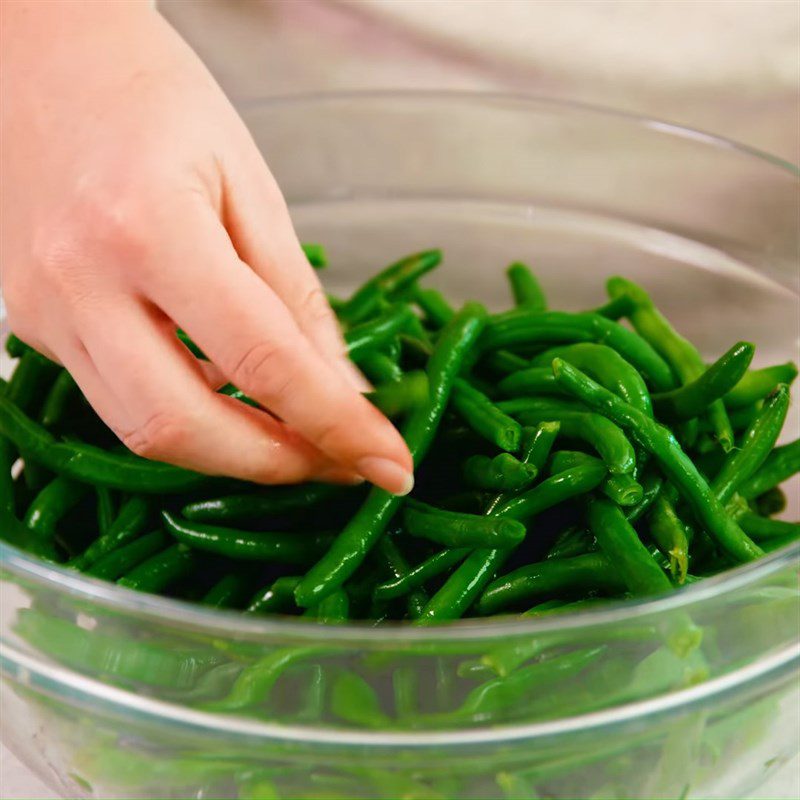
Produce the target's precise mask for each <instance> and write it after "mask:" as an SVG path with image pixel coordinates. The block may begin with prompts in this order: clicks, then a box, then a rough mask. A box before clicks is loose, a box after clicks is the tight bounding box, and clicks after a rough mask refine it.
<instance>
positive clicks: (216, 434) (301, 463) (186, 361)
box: [70, 298, 353, 483]
mask: <svg viewBox="0 0 800 800" xmlns="http://www.w3.org/2000/svg"><path fill="white" fill-rule="evenodd" d="M77 324H78V332H79V334H80V336H81V338H82V341H83V342H84V343H85V348H86V358H83V359H81V358H80V357H79V356H78V355H77V354H74V355H73V356H72V357H71V358H70V361H71V362H72V364H71V366H70V369H71V370H73V368H74V374H75V377H76V380H77V381H78V383H79V385H80V386H81V388H82V389H84V391H85V392H86V394H87V398H88V399H89V401H90V402H91V403H92V405H93V406H94V407H95V408H96V410H97V411H98V413H99V414H100V415H101V417H103V419H104V420H105V421H106V423H107V424H108V425H109V426H110V427H111V428H112V429H113V430H114V431H115V432H116V433H117V435H118V436H119V437H120V438H121V439H122V441H123V442H124V443H125V444H126V446H128V447H129V448H130V449H131V450H133V451H134V452H135V453H137V454H139V455H142V456H145V457H147V458H153V459H156V460H159V461H167V462H169V463H173V464H178V465H180V466H185V467H188V468H191V469H196V470H199V471H201V472H206V473H209V474H214V475H217V474H218V475H231V476H233V477H238V478H242V479H245V480H251V481H257V482H264V483H294V482H298V481H302V480H308V479H310V478H318V479H323V480H326V479H332V480H351V479H352V478H353V476H352V473H346V472H345V471H343V470H342V469H341V468H340V467H338V466H336V465H334V464H332V463H331V461H330V459H328V458H326V457H325V456H324V455H323V454H321V453H320V452H319V451H318V450H316V449H315V448H314V447H312V446H311V445H309V444H308V443H307V442H305V441H304V440H302V439H301V438H300V437H299V436H297V435H296V434H294V433H292V432H291V431H289V430H287V429H286V427H285V426H284V425H282V424H281V423H280V422H278V421H277V420H275V419H273V418H272V417H270V416H269V415H268V414H265V413H263V412H260V411H257V410H256V409H252V408H248V407H247V406H245V405H244V404H242V403H239V402H238V401H236V400H233V399H232V398H229V397H224V396H222V395H218V394H215V393H214V392H212V391H211V390H210V389H209V388H208V386H207V384H206V381H205V375H204V373H203V370H202V368H201V367H200V366H199V364H198V362H196V361H194V360H193V359H192V357H191V356H190V355H189V354H188V353H187V352H186V351H185V350H184V349H183V348H182V346H181V345H180V344H179V343H178V342H177V340H175V339H174V331H173V328H172V325H171V324H170V323H168V322H167V321H166V320H163V319H159V318H158V316H157V315H156V314H154V313H153V312H152V311H150V310H148V309H147V308H145V307H144V306H143V305H142V304H140V303H138V302H137V301H135V300H134V299H133V298H121V299H117V300H115V302H114V304H113V306H111V305H109V306H108V307H95V308H93V309H92V310H91V313H87V314H84V315H79V316H78V318H77ZM193 362H194V363H193ZM90 365H91V366H90Z"/></svg>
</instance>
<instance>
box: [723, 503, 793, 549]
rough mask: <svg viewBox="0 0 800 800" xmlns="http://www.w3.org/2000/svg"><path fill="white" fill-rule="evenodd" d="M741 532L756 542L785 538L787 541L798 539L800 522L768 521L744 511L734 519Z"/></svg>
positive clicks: (766, 518)
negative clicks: (740, 527)
mask: <svg viewBox="0 0 800 800" xmlns="http://www.w3.org/2000/svg"><path fill="white" fill-rule="evenodd" d="M736 521H737V522H738V523H739V525H741V526H742V530H743V531H744V532H745V533H746V534H747V535H748V536H751V537H752V538H753V539H755V540H756V541H757V542H764V541H765V540H768V539H774V538H786V539H787V540H791V539H793V538H794V539H797V538H800V522H785V521H784V520H781V519H769V518H768V517H761V516H759V515H758V514H754V513H753V512H752V511H745V512H744V513H743V514H740V515H739V516H737V517H736Z"/></svg>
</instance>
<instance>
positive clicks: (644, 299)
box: [606, 277, 734, 453]
mask: <svg viewBox="0 0 800 800" xmlns="http://www.w3.org/2000/svg"><path fill="white" fill-rule="evenodd" d="M606 285H607V288H608V294H609V296H610V297H611V298H614V297H618V296H619V295H621V294H625V295H627V296H628V297H630V298H631V300H633V302H634V310H633V312H632V313H631V314H630V315H629V317H628V318H629V319H630V321H631V324H632V325H633V327H634V329H635V330H636V332H637V333H638V334H639V335H640V336H641V337H642V338H643V339H645V340H646V341H647V342H649V343H650V344H651V345H652V346H653V347H654V348H655V350H656V351H657V352H658V353H659V355H661V356H662V357H663V358H664V359H665V361H666V362H667V363H668V364H669V366H670V367H671V368H672V369H673V370H674V372H675V375H677V376H678V378H679V380H680V383H681V384H682V385H686V384H688V383H691V382H692V381H694V380H696V379H697V378H699V377H700V376H701V375H702V374H703V373H704V372H705V363H704V361H703V358H702V356H701V355H700V353H699V352H698V351H697V348H696V347H695V346H694V345H693V344H692V343H691V342H689V341H688V340H687V339H684V338H683V337H682V336H681V335H680V334H679V333H678V332H677V331H676V330H675V329H674V328H673V327H672V325H670V323H669V321H668V320H667V319H666V317H664V316H663V315H662V314H661V312H660V311H659V310H658V308H656V306H655V303H653V300H652V298H651V297H650V295H649V294H647V292H646V291H645V290H644V289H643V288H642V287H641V286H638V285H637V284H635V283H633V281H629V280H626V279H625V278H619V277H617V278H611V279H609V281H608V283H607V284H606ZM657 388H659V389H660V388H661V387H657ZM664 388H665V389H668V388H670V387H664ZM707 413H708V418H709V421H710V423H711V426H712V429H713V432H714V435H715V436H716V438H717V441H718V442H719V443H720V445H721V447H722V449H723V450H724V451H725V452H726V453H727V452H729V451H730V450H731V449H732V448H733V444H734V437H733V429H732V428H731V424H730V420H729V419H728V415H727V412H726V411H725V405H724V404H723V402H722V400H715V401H713V402H712V403H710V404H709V406H708V410H707Z"/></svg>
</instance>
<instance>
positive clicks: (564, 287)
mask: <svg viewBox="0 0 800 800" xmlns="http://www.w3.org/2000/svg"><path fill="white" fill-rule="evenodd" d="M244 113H245V117H246V119H247V121H248V123H249V125H250V127H251V130H252V131H253V135H254V137H255V139H256V141H257V142H258V144H259V146H260V147H261V148H262V150H263V152H264V154H265V156H266V158H267V161H268V162H269V163H270V164H271V166H272V168H273V171H274V172H275V175H276V177H277V179H278V180H279V182H280V184H281V186H282V187H283V189H284V192H285V194H286V196H287V199H288V201H289V204H290V206H291V209H292V214H293V218H294V220H295V222H296V224H297V227H298V230H299V232H300V235H301V238H303V239H304V240H307V241H319V242H322V243H324V244H325V245H326V247H327V248H328V250H329V253H330V255H331V260H332V263H333V266H332V267H331V268H330V269H329V271H328V272H327V273H326V274H325V277H326V279H329V282H330V288H331V289H332V290H333V291H335V292H344V291H346V290H347V289H349V288H352V287H353V286H354V285H356V284H357V283H358V282H359V281H360V280H361V279H362V278H363V277H364V276H365V275H367V274H369V273H370V272H371V271H373V270H374V269H375V268H377V267H379V266H381V265H383V264H385V263H387V262H389V261H391V260H392V259H394V258H395V257H396V256H398V255H400V254H403V253H406V252H409V251H412V250H415V249H418V248H422V247H431V246H437V247H442V248H444V250H445V254H446V264H445V265H444V266H443V267H442V269H441V270H440V271H439V272H437V273H436V275H435V277H434V279H433V280H434V282H435V283H436V284H437V285H439V286H440V287H442V288H444V289H445V290H446V292H447V293H448V295H450V296H452V297H455V298H464V299H466V298H469V297H474V298H478V299H480V300H482V301H484V302H486V303H487V304H488V305H490V306H493V307H502V306H503V305H504V304H507V302H508V299H507V297H506V290H505V288H504V283H503V275H502V270H503V268H504V266H505V265H506V263H508V262H509V261H510V260H512V259H523V260H526V261H529V262H531V263H532V264H533V265H534V266H535V268H536V270H537V272H538V273H539V275H540V276H541V278H542V280H543V282H544V285H545V286H546V288H547V291H548V293H549V295H550V297H551V298H552V302H553V305H554V306H555V307H559V308H575V309H578V308H584V307H588V306H591V305H593V304H596V303H598V302H600V298H601V297H602V284H603V281H604V278H605V277H606V276H607V275H609V274H614V273H622V274H625V275H628V276H630V277H632V278H633V279H635V280H640V281H642V282H644V283H645V284H647V286H648V287H650V288H651V289H652V291H653V292H654V293H655V295H656V297H657V299H658V301H659V303H660V305H662V307H663V308H664V309H665V311H666V312H667V313H668V314H669V315H670V316H671V317H672V318H673V319H674V320H675V322H676V324H677V326H678V327H679V328H680V329H681V330H682V331H684V332H685V333H686V334H687V335H688V336H689V337H691V338H692V339H693V340H694V341H696V342H698V343H699V345H700V346H701V347H702V348H703V349H704V351H705V352H706V353H707V355H709V356H711V355H714V354H717V353H719V352H721V351H722V350H724V349H726V348H727V347H728V346H730V345H731V344H732V343H733V342H735V341H737V340H739V339H743V338H746V339H750V340H752V341H754V342H755V343H756V344H757V345H758V347H759V355H758V358H759V360H760V361H762V362H764V363H766V362H774V361H778V360H785V359H787V358H796V357H797V353H796V347H797V331H798V330H800V307H799V305H798V270H797V254H798V230H797V224H796V221H797V218H798V200H799V198H800V192H799V191H798V173H797V171H796V170H795V169H794V168H792V167H790V166H789V165H787V164H783V163H781V162H780V161H778V160H776V159H773V158H770V157H769V156H766V155H763V154H760V153H756V152H753V151H751V150H748V149H747V148H744V147H740V146H738V145H734V144H732V143H730V142H727V141H725V140H723V139H719V138H716V137H713V136H709V135H706V134H701V133H698V132H695V131H690V130H686V129H683V128H680V127H676V126H673V125H668V124H665V123H661V122H655V121H652V120H646V119H639V118H636V117H631V116H627V115H622V114H617V113H613V112H609V111H604V110H598V109H593V108H586V107H581V106H575V105H569V104H564V103H558V102H551V101H543V100H535V99H528V98H520V97H503V96H487V95H465V94H442V93H432V94H422V93H408V94H406V93H399V94H398V93H377V94H357V95H336V96H318V97H304V98H292V99H285V100H272V101H268V102H264V103H260V104H257V105H255V106H253V107H250V108H246V109H244ZM797 423H798V419H797V414H796V412H795V414H794V417H793V419H792V420H791V422H790V426H789V431H788V434H789V435H792V436H796V435H797ZM797 514H798V498H797V486H796V484H795V485H794V486H793V487H792V496H791V498H790V505H789V515H790V516H792V517H796V516H797ZM0 556H1V557H2V579H3V586H2V603H1V604H0V624H1V625H2V628H1V633H2V656H1V657H0V667H2V674H3V678H4V680H3V681H2V704H3V706H2V707H3V714H2V734H3V739H4V741H5V742H6V743H7V744H8V746H9V747H10V748H11V749H12V750H13V751H14V752H15V753H17V754H18V755H19V756H20V757H21V758H22V759H23V760H24V761H25V762H27V763H28V764H29V765H30V766H31V767H32V768H33V769H34V770H35V771H36V772H37V773H38V774H39V775H41V776H42V777H43V778H44V780H46V781H47V782H49V783H50V784H52V785H53V786H54V787H56V788H58V789H59V790H60V791H61V792H63V793H64V794H65V795H69V796H87V797H88V796H102V797H134V796H135V797H186V796H192V797H205V796H214V797H264V798H267V797H280V798H301V797H302V798H308V797H325V798H330V797H348V798H352V797H400V796H402V797H408V798H423V797H444V798H468V797H482V798H488V797H531V798H532V797H536V796H540V795H542V796H550V797H554V798H561V797H564V798H567V797H598V798H600V797H684V796H687V795H688V796H691V797H730V796H741V795H742V794H744V793H746V792H747V791H749V790H751V789H753V788H755V787H757V786H758V785H759V783H760V782H761V781H762V780H763V779H764V778H765V776H766V775H767V774H768V773H769V772H770V771H771V770H774V769H776V768H777V767H778V766H779V765H780V764H781V763H782V762H783V761H785V760H786V759H787V758H789V757H790V756H792V755H793V754H794V753H796V752H797V748H798V730H799V727H798V726H799V725H800V720H798V707H799V706H798V698H797V675H798V672H797V670H798V664H799V663H800V645H799V644H798V630H799V628H798V625H799V624H800V621H799V620H798V608H799V606H798V585H797V574H798V573H797V566H798V556H800V546H791V547H787V548H784V549H783V550H781V551H778V552H775V553H772V554H771V555H769V556H767V557H765V558H764V559H762V560H761V561H759V562H757V563H753V564H750V565H747V566H744V567H741V568H738V569H735V570H732V571H731V572H729V573H727V574H725V575H722V576H719V577H716V578H712V579H708V580H706V581H703V582H701V583H699V584H695V585H691V586H688V587H686V588H684V589H681V590H679V591H676V592H675V593H674V594H672V595H670V596H668V597H663V598H656V599H653V600H650V601H645V602H630V603H625V604H619V605H611V606H608V607H604V608H602V609H598V610H594V611H586V612H583V613H580V614H563V615H557V616H550V617H543V618H541V619H538V620H534V619H528V620H519V619H512V618H505V619H492V620H489V621H480V620H479V621H464V622H461V623H457V624H451V625H446V626H442V627H438V628H434V629H417V628H413V627H410V626H405V625H394V626H383V627H369V626H366V625H341V626H336V627H320V626H318V625H316V624H314V623H304V622H302V621H298V620H297V619H289V618H286V619H279V618H278V619H253V618H245V617H243V616H241V615H237V614H232V613H228V612H224V611H213V610H207V609H203V608H201V607H197V606H191V605H188V604H186V603H181V602H178V601H172V600H167V599H162V598H157V597H152V596H148V595H141V594H136V593H133V592H130V591H127V590H125V589H122V588H119V587H116V586H113V585H109V584H106V583H101V582H97V581H93V580H89V579H85V578H83V577H80V576H78V575H76V574H74V573H72V572H70V571H67V570H65V569H60V568H57V567H53V566H49V565H46V564H44V563H41V562H38V561H37V560H35V559H32V558H30V557H29V556H27V555H25V554H23V553H20V552H18V551H16V550H14V549H13V548H11V547H8V546H5V545H0Z"/></svg>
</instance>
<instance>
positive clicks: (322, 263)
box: [301, 243, 328, 269]
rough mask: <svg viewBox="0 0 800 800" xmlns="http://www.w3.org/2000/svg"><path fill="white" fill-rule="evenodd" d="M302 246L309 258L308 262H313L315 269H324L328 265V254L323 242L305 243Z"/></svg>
mask: <svg viewBox="0 0 800 800" xmlns="http://www.w3.org/2000/svg"><path fill="white" fill-rule="evenodd" d="M301 247H302V248H303V252H304V253H305V256H306V258H307V259H308V263H309V264H311V266H312V267H314V269H324V268H325V267H327V266H328V255H327V253H326V252H325V248H324V247H323V246H322V245H321V244H309V243H305V244H303V245H301Z"/></svg>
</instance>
